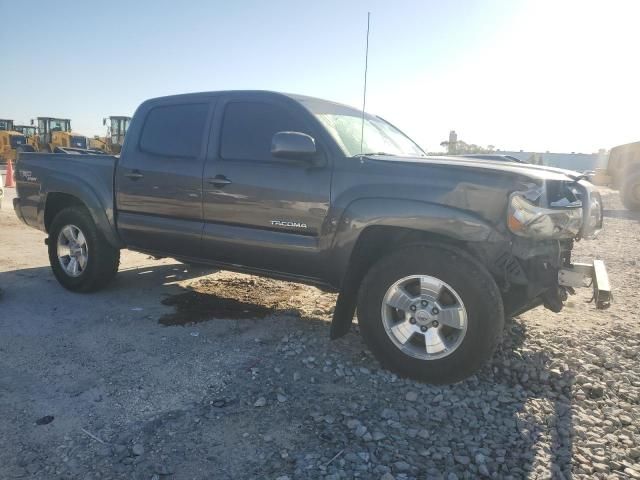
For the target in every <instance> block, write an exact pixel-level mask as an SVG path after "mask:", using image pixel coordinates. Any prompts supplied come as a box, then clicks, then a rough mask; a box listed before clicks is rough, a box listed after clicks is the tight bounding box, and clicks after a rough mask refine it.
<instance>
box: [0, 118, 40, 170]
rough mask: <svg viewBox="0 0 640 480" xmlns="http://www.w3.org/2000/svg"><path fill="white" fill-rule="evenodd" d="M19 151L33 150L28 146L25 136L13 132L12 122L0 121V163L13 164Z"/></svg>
mask: <svg viewBox="0 0 640 480" xmlns="http://www.w3.org/2000/svg"><path fill="white" fill-rule="evenodd" d="M21 151H26V152H28V151H31V152H32V151H34V149H33V147H31V146H30V145H28V143H27V138H26V136H25V135H23V134H22V133H20V132H18V131H16V130H15V127H14V125H13V120H6V119H0V163H3V164H4V163H7V162H8V161H9V160H11V161H12V162H15V161H16V158H17V157H18V152H21Z"/></svg>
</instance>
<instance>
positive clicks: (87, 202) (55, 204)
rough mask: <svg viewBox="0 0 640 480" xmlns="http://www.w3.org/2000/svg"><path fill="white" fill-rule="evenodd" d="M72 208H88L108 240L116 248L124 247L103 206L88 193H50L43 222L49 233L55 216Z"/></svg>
mask: <svg viewBox="0 0 640 480" xmlns="http://www.w3.org/2000/svg"><path fill="white" fill-rule="evenodd" d="M89 192H90V191H89ZM71 206H79V207H84V208H86V209H87V211H88V212H89V214H90V215H91V218H92V219H93V221H94V222H95V224H96V226H97V227H98V229H99V230H100V231H101V232H102V234H103V235H104V237H105V238H106V240H107V241H108V242H109V243H110V244H111V245H112V246H113V247H115V248H122V247H123V244H122V241H121V240H120V237H119V235H118V233H117V231H116V229H115V226H114V225H113V224H112V223H111V222H110V221H109V219H108V217H107V213H106V210H105V208H104V207H103V206H102V204H101V202H100V201H99V200H98V198H97V196H96V195H95V194H92V193H88V192H82V193H80V192H73V193H69V192H65V191H50V192H48V193H47V194H46V198H45V201H44V211H43V213H42V215H43V217H42V222H43V225H44V229H45V231H46V232H47V233H49V228H50V226H51V222H52V221H53V219H54V218H55V216H56V215H57V214H58V213H59V212H60V211H62V210H63V209H65V208H67V207H71Z"/></svg>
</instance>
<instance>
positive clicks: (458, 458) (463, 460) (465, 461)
mask: <svg viewBox="0 0 640 480" xmlns="http://www.w3.org/2000/svg"><path fill="white" fill-rule="evenodd" d="M453 458H454V460H455V461H456V462H458V463H459V464H461V465H469V464H470V463H471V459H470V458H469V457H467V456H466V455H454V457H453Z"/></svg>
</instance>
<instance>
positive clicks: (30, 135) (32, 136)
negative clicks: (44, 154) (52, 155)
mask: <svg viewBox="0 0 640 480" xmlns="http://www.w3.org/2000/svg"><path fill="white" fill-rule="evenodd" d="M13 129H14V130H15V131H16V132H19V133H21V134H22V135H24V136H25V138H26V139H27V145H29V146H31V148H30V149H25V150H24V151H25V152H26V151H31V152H32V151H35V149H36V147H37V143H38V136H37V129H36V127H35V126H33V125H14V126H13Z"/></svg>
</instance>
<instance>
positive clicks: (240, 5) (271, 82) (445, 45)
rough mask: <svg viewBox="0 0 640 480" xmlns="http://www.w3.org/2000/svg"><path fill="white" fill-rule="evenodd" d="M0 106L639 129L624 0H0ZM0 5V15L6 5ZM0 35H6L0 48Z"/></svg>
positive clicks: (605, 138) (82, 121) (639, 89)
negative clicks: (282, 106) (165, 106)
mask: <svg viewBox="0 0 640 480" xmlns="http://www.w3.org/2000/svg"><path fill="white" fill-rule="evenodd" d="M0 12H2V17H3V19H4V21H3V22H2V28H0V42H1V44H2V45H3V48H2V52H3V54H2V61H1V62H0V95H1V96H0V118H9V119H14V120H15V121H16V122H17V123H28V122H29V120H30V119H32V118H35V117H37V116H60V117H65V118H71V119H72V127H73V130H74V131H77V132H80V133H82V134H85V135H94V134H100V135H104V134H105V127H103V126H102V118H103V117H106V116H109V115H131V114H133V112H134V111H135V109H136V107H137V105H139V104H140V103H141V102H142V101H143V100H145V99H147V98H151V97H156V96H162V95H169V94H175V93H186V92H196V91H211V90H230V89H260V90H277V91H284V92H291V93H300V94H305V95H311V96H316V97H320V98H326V99H330V100H334V101H338V102H341V103H346V104H348V105H352V106H354V107H357V108H361V107H362V93H363V75H364V52H365V36H366V21H367V12H371V33H370V40H369V70H368V88H367V111H368V112H370V113H374V114H377V115H380V116H382V117H384V118H385V119H387V120H389V121H390V122H392V123H393V124H395V125H396V126H398V127H399V128H401V129H402V130H403V131H404V132H405V133H407V134H408V135H409V136H411V137H412V138H413V139H414V140H416V141H417V142H418V143H419V144H420V145H421V146H422V147H423V148H424V149H425V150H428V151H439V150H441V147H440V142H442V141H444V140H446V139H447V138H448V133H449V131H450V130H452V129H453V130H456V131H457V133H458V138H459V139H460V140H464V141H465V142H467V143H475V144H479V145H494V146H496V147H498V148H501V149H504V150H525V151H540V152H545V151H552V152H582V153H592V152H595V151H597V150H598V149H599V148H611V147H612V146H615V145H618V144H621V143H627V142H631V141H638V140H640V121H639V118H640V61H638V56H639V53H638V52H640V38H639V37H638V35H637V32H638V20H639V19H640V1H637V0H607V1H604V0H602V1H590V0H576V1H574V0H553V1H552V0H484V1H480V0H452V1H446V2H445V1H435V0H422V1H420V0H406V1H402V0H397V1H393V2H391V1H388V0H382V1H355V0H354V1H346V0H342V1H334V0H325V1H322V2H309V1H308V0H306V1H291V0H289V1H285V0H270V1H257V0H256V1H248V0H247V1H242V0H238V1H235V2H228V1H213V0H210V1H195V0H194V1H184V2H175V1H165V0H156V1H153V2H152V1H135V2H134V1H131V0H128V1H121V0H111V1H109V2H86V1H60V2H55V3H54V2H49V1H45V0H34V1H31V2H16V1H15V0H0ZM9 19H14V20H12V21H9ZM8 45H14V46H15V48H8Z"/></svg>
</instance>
